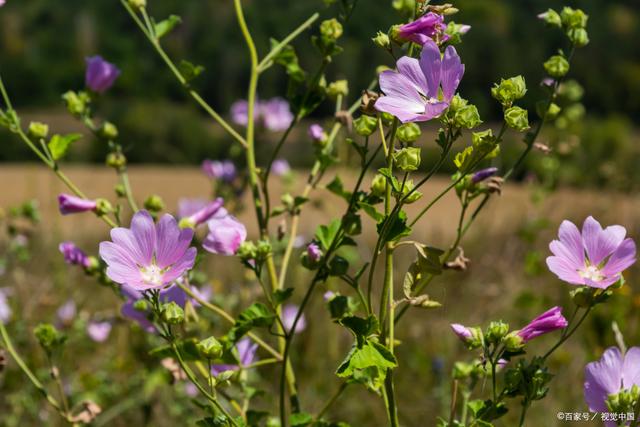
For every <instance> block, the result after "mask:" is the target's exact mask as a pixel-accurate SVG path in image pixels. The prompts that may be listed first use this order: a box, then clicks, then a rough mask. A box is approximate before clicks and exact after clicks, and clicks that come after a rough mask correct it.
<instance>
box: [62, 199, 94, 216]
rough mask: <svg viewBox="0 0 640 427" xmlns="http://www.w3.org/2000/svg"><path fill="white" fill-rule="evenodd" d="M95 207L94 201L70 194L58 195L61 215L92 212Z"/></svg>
mask: <svg viewBox="0 0 640 427" xmlns="http://www.w3.org/2000/svg"><path fill="white" fill-rule="evenodd" d="M96 206H97V203H96V201H95V200H87V199H81V198H80V197H76V196H72V195H71V194H60V195H58V207H59V208H60V213H61V214H62V215H68V214H73V213H79V212H89V211H94V210H95V209H96Z"/></svg>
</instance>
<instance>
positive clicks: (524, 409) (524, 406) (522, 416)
mask: <svg viewBox="0 0 640 427" xmlns="http://www.w3.org/2000/svg"><path fill="white" fill-rule="evenodd" d="M529 406H530V403H529V401H525V402H522V412H520V422H519V423H518V425H519V426H520V427H522V426H524V422H525V418H526V416H527V410H528V409H529Z"/></svg>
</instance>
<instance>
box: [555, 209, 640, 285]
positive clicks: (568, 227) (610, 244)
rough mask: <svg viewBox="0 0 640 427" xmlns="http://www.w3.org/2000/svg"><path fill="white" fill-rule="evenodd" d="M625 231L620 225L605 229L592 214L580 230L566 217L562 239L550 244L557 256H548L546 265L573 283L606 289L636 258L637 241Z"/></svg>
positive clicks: (560, 233)
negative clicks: (627, 235)
mask: <svg viewBox="0 0 640 427" xmlns="http://www.w3.org/2000/svg"><path fill="white" fill-rule="evenodd" d="M626 234H627V230H626V229H625V228H624V227H622V226H620V225H611V226H609V227H607V228H605V229H604V230H603V229H602V226H601V225H600V223H599V222H598V221H596V220H595V219H594V218H593V217H591V216H590V217H588V218H587V219H586V220H585V221H584V225H583V226H582V234H581V233H580V231H578V228H577V227H576V226H575V224H573V223H572V222H570V221H566V220H565V221H563V222H562V224H561V225H560V230H559V231H558V237H559V239H560V240H554V241H552V242H551V243H550V244H549V249H550V250H551V252H552V253H553V255H554V256H550V257H548V258H547V266H548V267H549V270H551V271H552V272H553V273H554V274H555V275H556V276H558V278H560V279H561V280H564V281H565V282H568V283H571V284H572V285H587V286H590V287H592V288H600V289H606V288H607V287H609V286H610V285H612V284H614V283H615V282H617V281H618V280H620V277H621V275H622V272H623V271H624V270H625V269H627V268H629V267H630V266H631V265H633V263H635V262H636V244H635V243H634V241H633V240H632V239H630V238H627V239H625V236H626Z"/></svg>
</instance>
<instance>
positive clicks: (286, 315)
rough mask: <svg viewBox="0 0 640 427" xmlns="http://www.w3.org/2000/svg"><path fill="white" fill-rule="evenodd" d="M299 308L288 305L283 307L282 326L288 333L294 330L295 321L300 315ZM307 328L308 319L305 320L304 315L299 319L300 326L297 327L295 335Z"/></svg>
mask: <svg viewBox="0 0 640 427" xmlns="http://www.w3.org/2000/svg"><path fill="white" fill-rule="evenodd" d="M298 309H299V308H298V306H297V305H293V304H288V305H285V306H284V307H282V325H283V326H284V329H285V330H286V331H287V333H288V332H289V331H291V328H293V321H294V320H295V319H296V315H297V314H298ZM306 328H307V319H305V317H304V314H302V315H301V316H300V319H298V324H297V325H296V330H295V331H294V333H295V334H299V333H300V332H302V331H304V330H305V329H306Z"/></svg>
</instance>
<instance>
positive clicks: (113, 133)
mask: <svg viewBox="0 0 640 427" xmlns="http://www.w3.org/2000/svg"><path fill="white" fill-rule="evenodd" d="M99 135H100V137H101V138H104V139H108V140H114V139H116V138H117V137H118V128H117V127H116V125H114V124H113V123H111V122H104V123H103V124H102V127H101V128H100V131H99Z"/></svg>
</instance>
